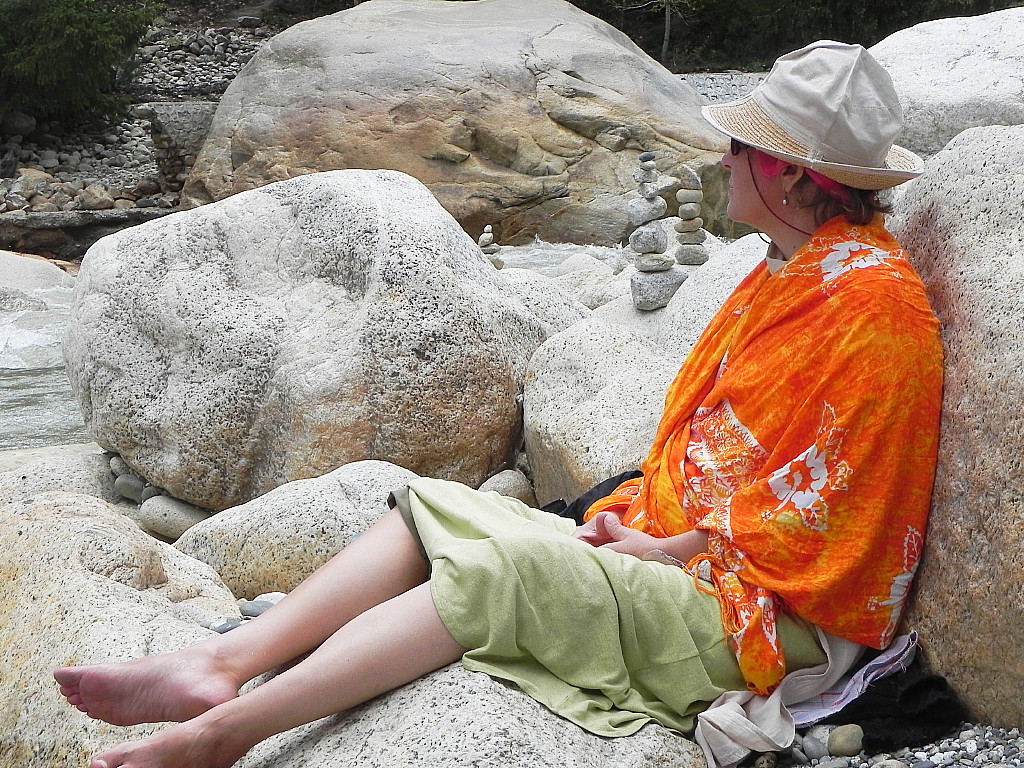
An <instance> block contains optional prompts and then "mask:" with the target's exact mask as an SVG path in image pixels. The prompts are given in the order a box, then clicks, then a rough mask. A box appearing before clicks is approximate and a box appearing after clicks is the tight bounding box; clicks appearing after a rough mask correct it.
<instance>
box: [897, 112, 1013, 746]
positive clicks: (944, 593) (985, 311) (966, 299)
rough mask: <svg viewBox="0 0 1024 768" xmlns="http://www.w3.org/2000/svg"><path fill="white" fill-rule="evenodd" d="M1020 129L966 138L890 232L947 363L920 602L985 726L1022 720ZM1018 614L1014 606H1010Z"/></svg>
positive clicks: (943, 659)
mask: <svg viewBox="0 0 1024 768" xmlns="http://www.w3.org/2000/svg"><path fill="white" fill-rule="evenodd" d="M1022 147H1024V126H1012V127H990V128H976V129H972V130H969V131H965V132H964V133H962V134H960V135H959V136H958V137H957V138H956V139H954V140H953V141H952V142H951V143H950V144H949V146H948V147H947V148H946V149H945V150H944V151H942V152H940V153H939V154H938V155H936V156H935V157H934V158H932V159H931V160H930V161H929V162H928V165H927V169H926V171H925V175H924V176H922V177H921V178H920V179H918V180H917V181H915V182H913V184H912V186H910V187H909V188H908V189H907V191H906V193H905V194H904V195H903V196H902V197H901V198H900V200H899V202H898V208H897V211H896V213H897V216H896V218H895V220H894V221H893V222H892V229H893V231H894V233H895V234H896V236H897V237H898V238H900V240H901V242H902V243H903V244H904V246H905V247H906V248H907V250H908V252H909V253H910V255H911V258H912V260H913V262H914V264H915V267H916V268H917V270H918V271H919V272H920V274H921V276H922V277H923V278H924V280H925V282H926V284H927V285H928V289H929V296H930V299H931V302H932V306H933V307H934V309H935V313H936V315H938V318H939V320H940V321H941V323H942V333H943V346H944V348H945V353H946V363H945V365H946V379H945V387H944V391H943V410H942V432H941V439H940V446H939V463H938V469H937V472H936V478H935V490H934V494H933V499H932V513H931V520H930V523H929V526H928V539H927V543H926V545H925V555H924V560H923V565H922V568H921V571H920V572H919V574H918V582H917V596H916V599H915V600H914V603H913V606H912V608H911V611H910V613H909V617H908V619H907V621H908V626H912V627H914V628H915V629H917V630H918V631H920V633H921V637H922V640H923V642H924V644H925V648H926V651H927V659H928V661H929V662H930V663H931V664H932V665H933V666H934V667H935V669H936V670H937V671H938V672H940V673H941V674H943V675H945V676H946V677H947V678H948V679H949V680H950V682H951V683H952V684H953V685H954V687H955V688H956V689H957V690H958V691H959V692H960V693H961V695H962V696H963V697H964V699H965V701H966V702H967V704H968V705H969V706H970V707H971V708H972V710H974V712H976V713H977V715H978V717H979V718H981V719H982V720H983V721H988V722H993V723H994V724H996V725H1006V727H1010V726H1011V725H1014V724H1017V723H1020V722H1022V721H1024V705H1022V699H1021V696H1020V691H1021V689H1022V688H1024V667H1022V666H1021V664H1020V663H1018V662H1017V661H1016V660H1017V659H1018V657H1019V649H1020V647H1021V645H1022V643H1024V630H1022V627H1021V622H1020V616H1019V612H1018V611H1017V610H1015V609H1013V608H1010V607H1009V606H1010V605H1013V604H1015V601H1016V599H1017V596H1019V595H1021V594H1022V593H1024V554H1022V553H1024V536H1022V533H1021V530H1022V529H1021V499H1022V498H1024V466H1022V454H1021V450H1020V446H1021V443H1022V442H1024V411H1022V409H1021V407H1020V404H1021V402H1024V375H1022V373H1021V371H1022V370H1024V341H1022V339H1024V328H1022V321H1021V318H1022V317H1024V293H1022V292H1021V289H1020V286H1021V282H1022V281H1024V266H1022V263H1021V261H1020V258H1019V256H1020V254H1021V252H1022V251H1024V231H1022V229H1021V227H1020V224H1019V219H1020V208H1021V205H1022V203H1024V197H1022V191H1021V190H1024V170H1022V169H1024V151H1022ZM1008 600H1009V601H1010V602H1009V603H1008V602H1007V601H1008Z"/></svg>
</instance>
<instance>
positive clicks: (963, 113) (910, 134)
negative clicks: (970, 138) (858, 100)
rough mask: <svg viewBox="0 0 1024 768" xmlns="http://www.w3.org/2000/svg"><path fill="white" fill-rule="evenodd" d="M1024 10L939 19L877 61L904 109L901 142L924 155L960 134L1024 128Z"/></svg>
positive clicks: (892, 43)
mask: <svg viewBox="0 0 1024 768" xmlns="http://www.w3.org/2000/svg"><path fill="white" fill-rule="evenodd" d="M1022 24H1024V8H1010V9H1008V10H1005V11H998V12H996V13H989V14H985V15H983V16H971V17H966V18H953V19H939V20H937V21H928V22H924V23H923V24H918V25H916V26H914V27H911V28H909V29H904V30H901V31H899V32H896V33H894V34H892V35H890V36H889V37H887V38H885V39H884V40H882V41H881V42H880V43H878V44H876V45H874V46H872V48H871V53H872V54H874V56H875V58H877V59H878V60H879V62H881V63H882V65H883V66H884V67H885V68H886V69H887V70H888V71H889V74H891V75H892V78H893V82H894V83H895V85H896V91H897V93H899V96H900V102H901V103H902V104H903V111H904V125H903V132H902V133H901V134H900V138H899V141H900V143H901V144H903V145H904V146H907V147H909V148H910V149H913V150H915V151H917V152H921V153H923V154H925V155H932V154H934V153H936V152H938V151H939V150H940V149H942V148H943V147H944V146H945V145H946V142H948V141H949V140H950V139H952V138H953V137H954V136H956V135H957V134H958V133H960V132H961V131H963V130H965V129H967V128H973V127H977V126H983V125H1019V124H1021V123H1024V90H1022V89H1021V80H1022V79H1024V51H1022V50H1021V46H1020V29H1021V25H1022Z"/></svg>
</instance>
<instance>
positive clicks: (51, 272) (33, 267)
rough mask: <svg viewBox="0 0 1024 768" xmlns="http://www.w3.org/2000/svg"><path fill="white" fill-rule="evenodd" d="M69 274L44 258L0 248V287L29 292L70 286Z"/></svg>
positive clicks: (71, 280) (73, 281)
mask: <svg viewBox="0 0 1024 768" xmlns="http://www.w3.org/2000/svg"><path fill="white" fill-rule="evenodd" d="M74 284H75V280H74V278H73V277H71V275H69V274H68V273H67V272H65V271H64V270H63V269H61V268H60V267H58V266H57V265H56V264H53V263H51V262H49V261H47V260H46V259H41V258H39V257H38V256H28V255H24V254H20V253H14V252H12V251H4V250H0V287H2V288H9V289H11V290H16V291H21V292H23V293H29V292H32V291H39V290H41V289H44V288H54V287H58V286H59V287H61V288H70V287H72V286H73V285H74Z"/></svg>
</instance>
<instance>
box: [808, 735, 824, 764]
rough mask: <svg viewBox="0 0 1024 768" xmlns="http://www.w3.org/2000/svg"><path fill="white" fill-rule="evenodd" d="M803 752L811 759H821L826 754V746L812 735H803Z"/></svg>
mask: <svg viewBox="0 0 1024 768" xmlns="http://www.w3.org/2000/svg"><path fill="white" fill-rule="evenodd" d="M804 754H805V755H807V757H809V758H810V759H811V760H821V758H823V757H826V756H827V755H828V748H827V747H826V746H825V745H824V744H822V743H821V742H820V741H818V739H816V738H814V737H813V736H804Z"/></svg>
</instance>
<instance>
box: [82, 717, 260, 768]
mask: <svg viewBox="0 0 1024 768" xmlns="http://www.w3.org/2000/svg"><path fill="white" fill-rule="evenodd" d="M211 714H212V713H211ZM202 720H207V718H202ZM250 747H252V744H249V743H246V742H244V741H240V740H239V734H238V732H237V731H235V732H234V733H232V732H231V731H225V729H224V728H219V727H217V725H216V724H210V723H208V722H199V721H197V720H192V721H190V722H187V723H182V724H181V725H175V726H172V727H171V728H168V729H167V730H165V731H160V732H159V733H155V734H153V735H152V736H149V737H147V738H145V739H141V740H139V741H128V742H125V743H123V744H119V745H117V746H116V747H114V748H113V749H108V750H107V751H106V752H103V753H101V754H99V755H96V757H94V758H93V759H92V762H91V763H89V768H229V767H230V766H232V765H234V764H235V763H236V762H237V761H238V760H239V759H240V758H241V757H242V756H243V755H244V754H245V753H246V752H247V751H249V748H250Z"/></svg>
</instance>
